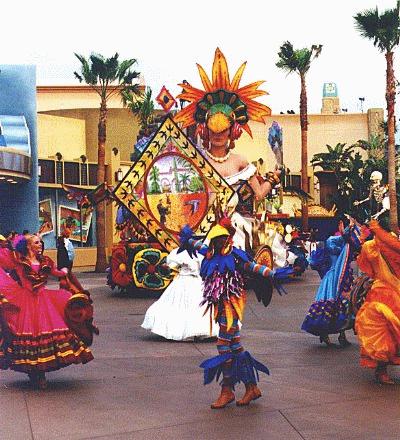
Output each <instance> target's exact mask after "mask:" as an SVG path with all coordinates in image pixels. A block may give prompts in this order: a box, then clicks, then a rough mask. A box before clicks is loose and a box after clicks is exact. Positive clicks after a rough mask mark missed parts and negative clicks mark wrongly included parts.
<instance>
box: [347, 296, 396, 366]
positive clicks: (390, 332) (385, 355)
mask: <svg viewBox="0 0 400 440" xmlns="http://www.w3.org/2000/svg"><path fill="white" fill-rule="evenodd" d="M355 330H356V332H357V336H358V339H359V341H360V346H361V362H360V363H361V366H363V367H368V368H376V367H377V365H378V363H379V362H384V363H391V364H396V365H400V357H399V356H400V296H399V294H398V293H397V292H394V291H389V290H387V289H382V288H375V289H374V288H372V290H371V291H370V292H369V294H368V296H367V300H366V301H365V302H364V304H363V305H362V307H361V308H360V310H359V311H358V313H357V317H356V322H355Z"/></svg>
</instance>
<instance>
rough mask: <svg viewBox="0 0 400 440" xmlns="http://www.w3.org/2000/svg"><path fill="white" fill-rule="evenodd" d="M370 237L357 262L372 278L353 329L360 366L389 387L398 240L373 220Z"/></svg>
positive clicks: (399, 322) (398, 284)
mask: <svg viewBox="0 0 400 440" xmlns="http://www.w3.org/2000/svg"><path fill="white" fill-rule="evenodd" d="M368 227H369V229H370V231H371V232H372V233H373V234H374V238H373V239H372V240H369V241H366V242H365V243H364V244H363V246H362V248H361V253H360V255H359V257H358V259H357V263H358V265H359V267H360V269H361V270H362V271H363V272H364V273H365V274H366V275H368V276H369V277H370V278H372V279H373V283H372V286H371V289H370V290H369V292H368V294H367V296H366V298H365V301H364V303H363V305H362V306H361V308H360V309H359V310H358V313H357V315H356V322H355V330H356V333H357V336H358V339H359V342H360V346H361V361H360V364H361V366H362V367H366V368H374V369H375V378H376V380H377V382H379V383H382V384H393V383H394V381H393V379H392V378H391V377H390V376H389V375H388V373H387V366H388V365H400V241H399V240H398V239H397V237H396V236H395V235H392V234H391V233H389V232H387V231H385V230H384V229H383V228H382V227H380V226H379V224H378V222H377V221H376V220H371V222H370V223H369V225H368Z"/></svg>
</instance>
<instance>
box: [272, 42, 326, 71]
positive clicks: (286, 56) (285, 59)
mask: <svg viewBox="0 0 400 440" xmlns="http://www.w3.org/2000/svg"><path fill="white" fill-rule="evenodd" d="M321 50H322V45H312V46H311V49H309V48H306V47H305V48H302V49H296V50H295V49H294V48H293V45H292V43H291V42H290V41H286V42H285V43H283V44H282V46H281V47H280V50H279V52H278V57H279V60H278V62H277V63H276V66H277V67H278V68H280V69H282V70H285V71H287V72H288V73H292V72H297V73H298V74H300V75H302V74H305V73H307V72H308V70H309V69H310V66H311V61H312V60H313V59H314V58H317V57H318V56H319V54H320V53H321Z"/></svg>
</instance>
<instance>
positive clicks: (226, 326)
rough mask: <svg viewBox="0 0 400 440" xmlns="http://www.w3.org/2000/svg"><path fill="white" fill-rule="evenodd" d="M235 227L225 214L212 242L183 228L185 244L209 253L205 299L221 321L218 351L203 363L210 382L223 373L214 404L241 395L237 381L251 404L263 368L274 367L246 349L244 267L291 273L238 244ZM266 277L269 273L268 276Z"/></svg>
mask: <svg viewBox="0 0 400 440" xmlns="http://www.w3.org/2000/svg"><path fill="white" fill-rule="evenodd" d="M233 232H234V229H233V230H232V227H231V225H230V221H229V219H226V218H225V219H223V220H222V221H221V222H220V224H217V225H216V226H214V227H213V228H212V229H211V230H210V232H209V235H208V237H207V238H208V239H209V240H210V244H209V246H206V245H204V244H203V243H202V242H201V241H196V240H194V239H193V238H192V231H191V230H190V228H189V227H185V228H183V230H182V231H181V234H180V240H181V250H184V249H186V250H188V251H190V252H194V253H195V252H196V251H198V252H199V253H201V254H202V255H204V257H205V258H204V259H203V261H202V264H201V269H200V275H201V277H202V279H203V301H202V305H204V304H207V310H208V311H209V312H210V324H211V320H212V317H213V318H214V319H215V321H216V322H218V324H219V335H218V342H217V349H218V353H219V354H218V356H215V357H212V358H210V359H207V360H205V361H204V362H202V363H201V365H200V367H201V368H203V369H204V384H209V383H211V382H212V381H213V380H214V379H216V380H217V381H218V380H219V378H220V377H221V376H222V381H221V386H222V389H221V395H220V396H219V398H218V399H217V400H216V401H215V402H214V403H213V404H212V405H211V408H214V409H216V408H224V407H225V406H226V405H227V404H228V403H230V402H232V401H233V400H234V399H235V395H234V392H233V390H234V386H235V385H236V384H237V383H239V382H243V383H244V384H245V386H246V393H245V395H244V397H243V398H242V399H241V400H238V401H237V405H239V406H241V405H248V404H249V403H250V402H251V401H252V400H255V399H258V398H259V397H261V392H260V390H259V388H258V387H257V385H256V383H257V381H258V380H259V376H258V373H259V372H263V373H266V374H269V370H268V368H267V367H266V366H265V365H263V364H262V363H261V362H259V361H257V360H256V359H254V358H253V357H252V356H251V354H250V353H249V352H248V351H244V349H243V346H242V345H241V342H240V331H239V325H238V322H239V321H242V320H243V311H244V307H245V302H246V292H245V290H244V280H243V276H242V274H243V273H244V271H249V272H253V273H256V274H259V275H262V276H263V277H267V279H268V280H269V282H270V283H271V282H272V280H275V281H276V280H277V279H279V278H286V277H287V275H288V273H287V269H286V268H285V269H284V271H283V273H284V274H283V275H282V272H281V271H279V272H276V271H273V270H271V269H269V268H268V267H266V266H262V265H259V264H256V263H255V262H254V261H252V260H251V259H250V257H249V256H248V254H247V253H246V252H244V251H242V250H240V249H237V248H235V247H234V246H233V245H232V235H233ZM264 279H265V278H264Z"/></svg>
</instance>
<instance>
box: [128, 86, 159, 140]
mask: <svg viewBox="0 0 400 440" xmlns="http://www.w3.org/2000/svg"><path fill="white" fill-rule="evenodd" d="M123 95H124V98H125V102H126V106H127V107H128V108H129V109H130V110H131V112H132V113H133V115H134V116H135V117H136V118H137V120H138V121H139V124H140V128H141V129H142V130H143V131H144V132H145V136H148V135H149V134H150V133H149V132H148V131H149V128H150V125H151V124H152V123H153V120H154V101H153V99H152V96H151V95H152V90H151V88H150V87H147V88H146V91H145V93H144V94H143V96H141V97H140V98H138V97H137V96H135V95H132V94H131V93H125V92H123Z"/></svg>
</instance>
